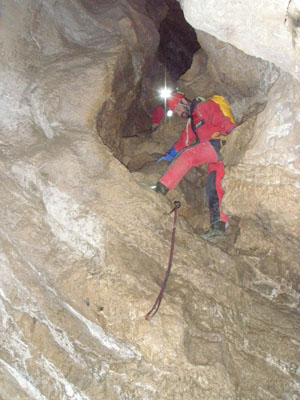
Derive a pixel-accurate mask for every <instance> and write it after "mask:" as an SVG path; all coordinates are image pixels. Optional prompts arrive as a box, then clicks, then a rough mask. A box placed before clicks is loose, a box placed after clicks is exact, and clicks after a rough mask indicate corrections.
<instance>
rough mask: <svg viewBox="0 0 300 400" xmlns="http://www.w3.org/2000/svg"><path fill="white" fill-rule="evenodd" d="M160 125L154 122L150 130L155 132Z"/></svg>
mask: <svg viewBox="0 0 300 400" xmlns="http://www.w3.org/2000/svg"><path fill="white" fill-rule="evenodd" d="M158 127H159V124H152V125H151V128H150V132H155V131H156V129H158Z"/></svg>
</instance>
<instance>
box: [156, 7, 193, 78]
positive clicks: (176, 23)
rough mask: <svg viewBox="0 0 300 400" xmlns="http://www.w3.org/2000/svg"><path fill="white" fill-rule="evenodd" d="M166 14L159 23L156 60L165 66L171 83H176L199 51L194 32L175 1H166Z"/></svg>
mask: <svg viewBox="0 0 300 400" xmlns="http://www.w3.org/2000/svg"><path fill="white" fill-rule="evenodd" d="M166 3H167V5H168V8H169V10H168V12H167V14H166V17H165V19H164V20H163V21H162V22H161V23H160V26H159V34H160V42H159V47H158V51H157V57H158V60H159V61H160V62H161V63H162V64H164V65H165V67H166V69H167V71H168V72H169V74H170V77H171V79H172V80H173V81H177V80H178V79H179V78H180V76H181V75H183V74H184V73H185V72H186V71H187V70H188V69H189V68H190V67H191V65H192V61H193V55H194V53H195V52H196V51H197V50H199V49H200V44H199V43H198V40H197V36H196V32H195V30H194V28H192V27H191V26H190V25H189V24H188V23H187V21H186V20H185V18H184V14H183V11H182V9H181V7H180V4H179V3H178V1H177V0H167V1H166Z"/></svg>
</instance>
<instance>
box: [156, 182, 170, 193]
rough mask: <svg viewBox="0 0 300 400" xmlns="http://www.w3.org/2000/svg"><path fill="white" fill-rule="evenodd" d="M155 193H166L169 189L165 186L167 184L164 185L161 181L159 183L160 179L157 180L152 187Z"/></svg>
mask: <svg viewBox="0 0 300 400" xmlns="http://www.w3.org/2000/svg"><path fill="white" fill-rule="evenodd" d="M154 190H155V191H156V192H157V193H161V194H163V195H166V194H167V193H168V191H169V189H168V188H167V186H165V185H164V184H163V183H161V182H160V181H158V182H157V184H156V187H155V189H154Z"/></svg>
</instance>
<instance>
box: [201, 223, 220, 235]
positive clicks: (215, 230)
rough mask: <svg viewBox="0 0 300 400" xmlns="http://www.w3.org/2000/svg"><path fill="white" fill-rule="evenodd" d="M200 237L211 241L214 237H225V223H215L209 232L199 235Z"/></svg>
mask: <svg viewBox="0 0 300 400" xmlns="http://www.w3.org/2000/svg"><path fill="white" fill-rule="evenodd" d="M200 236H201V237H202V239H211V238H214V237H216V236H225V222H223V221H217V222H215V223H214V224H213V225H212V227H211V228H210V230H209V231H207V232H204V233H201V234H200Z"/></svg>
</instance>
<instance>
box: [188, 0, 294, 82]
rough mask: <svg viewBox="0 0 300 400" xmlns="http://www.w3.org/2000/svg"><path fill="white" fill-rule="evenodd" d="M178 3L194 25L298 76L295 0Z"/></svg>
mask: <svg viewBox="0 0 300 400" xmlns="http://www.w3.org/2000/svg"><path fill="white" fill-rule="evenodd" d="M180 4H181V7H182V9H183V12H184V15H185V18H186V20H187V21H188V22H189V23H190V24H191V25H192V26H193V27H194V28H195V29H199V30H201V31H204V32H208V33H209V34H211V35H213V36H215V37H216V38H218V39H219V40H222V41H223V42H228V43H231V44H232V45H233V46H235V47H237V48H238V49H240V50H242V51H245V52H246V53H247V54H250V55H252V56H255V57H260V58H262V59H263V60H267V61H269V62H271V63H274V64H275V65H277V66H278V67H280V68H281V69H283V70H284V71H287V72H290V73H291V74H292V75H293V76H294V77H296V79H298V80H299V79H300V53H299V9H300V5H299V0H264V1H261V0H251V1H244V0H236V1H233V2H229V1H226V0H213V1H211V0H203V1H201V2H199V1H198V0H180ZM200 16H201V17H200Z"/></svg>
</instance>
